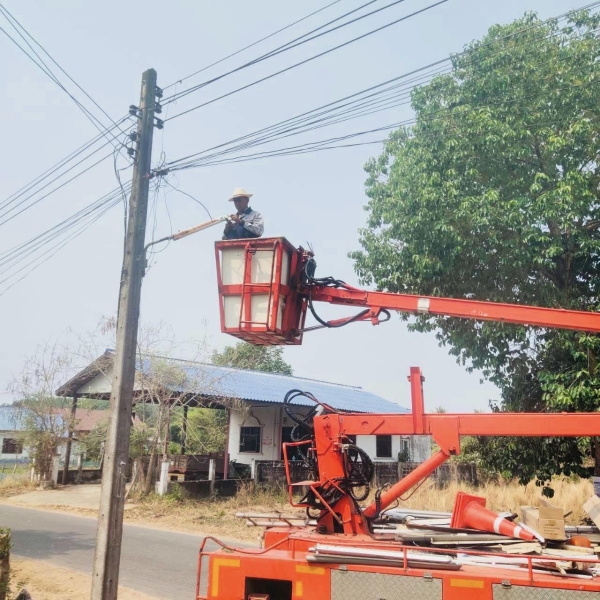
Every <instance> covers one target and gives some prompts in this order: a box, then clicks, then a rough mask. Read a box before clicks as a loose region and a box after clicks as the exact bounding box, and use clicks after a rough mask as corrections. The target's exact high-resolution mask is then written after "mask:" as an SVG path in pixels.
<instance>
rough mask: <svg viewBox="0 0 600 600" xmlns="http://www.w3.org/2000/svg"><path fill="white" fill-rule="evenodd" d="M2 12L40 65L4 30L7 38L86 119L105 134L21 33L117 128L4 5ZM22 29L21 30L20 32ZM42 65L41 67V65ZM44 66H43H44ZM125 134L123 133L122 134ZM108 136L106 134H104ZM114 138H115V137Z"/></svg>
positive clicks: (0, 6)
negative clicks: (61, 91)
mask: <svg viewBox="0 0 600 600" xmlns="http://www.w3.org/2000/svg"><path fill="white" fill-rule="evenodd" d="M0 12H1V13H2V14H3V15H4V18H5V19H6V20H7V21H8V23H9V24H10V25H11V26H12V27H13V29H14V30H15V31H16V32H17V34H18V35H19V36H20V37H21V39H22V40H23V41H24V42H25V43H26V44H27V46H28V47H29V49H30V50H31V51H32V52H33V54H34V55H35V56H36V57H37V59H38V60H39V63H38V62H36V60H35V59H34V58H33V57H32V56H31V55H30V54H29V53H28V52H27V51H26V50H25V49H24V48H23V47H22V46H21V45H20V44H19V43H18V42H17V41H16V40H15V39H14V38H12V37H11V36H10V35H9V34H8V32H7V31H6V30H4V29H2V28H0V29H2V31H3V32H4V34H5V35H6V36H8V37H9V38H10V40H11V41H12V42H13V43H14V44H15V45H16V46H17V47H18V48H19V49H20V50H21V51H22V52H23V53H24V54H25V55H26V56H27V57H28V58H29V59H30V60H31V61H32V62H33V63H34V64H35V65H36V66H38V67H39V68H40V69H41V70H42V71H43V72H44V73H45V74H46V75H47V76H48V77H49V78H50V79H51V80H52V81H54V83H55V84H56V85H57V86H58V87H59V88H60V89H62V90H63V91H64V92H65V94H67V95H68V96H69V98H71V100H73V102H74V103H75V104H76V105H77V107H78V108H79V109H80V110H81V111H82V112H83V114H84V115H85V116H86V118H87V119H88V120H89V121H90V122H91V123H92V125H94V127H96V129H98V131H100V132H103V131H104V129H105V127H104V124H103V123H102V122H101V121H100V120H99V119H97V118H96V117H95V116H94V115H93V114H92V113H91V112H90V111H89V110H88V109H87V108H86V107H85V106H84V105H83V104H81V102H79V100H77V98H75V97H74V96H73V95H72V94H71V93H70V92H69V91H68V90H67V89H66V88H65V86H64V85H63V84H62V83H61V82H60V81H59V79H58V77H56V75H54V73H53V72H52V69H51V68H50V67H49V66H48V65H47V64H46V63H45V62H44V60H43V59H42V58H41V56H40V55H39V54H38V53H37V52H36V51H35V49H34V48H33V46H32V45H31V44H30V43H29V42H28V40H27V38H25V36H24V35H23V34H22V33H21V31H20V30H22V31H23V32H24V33H25V34H26V35H27V36H28V37H29V38H30V39H31V40H32V41H33V42H34V43H35V44H36V45H37V46H38V47H39V48H40V49H41V50H42V51H43V52H44V53H45V54H46V56H48V58H49V59H50V60H51V61H52V62H53V63H54V64H55V65H56V66H57V67H58V68H59V69H60V70H61V71H62V72H63V73H64V74H65V75H66V76H67V77H68V78H69V79H70V80H71V81H72V82H73V83H74V84H75V85H76V86H77V87H78V88H79V89H80V90H81V91H82V92H83V93H84V94H85V95H86V96H87V97H88V98H89V99H90V100H91V101H92V102H93V103H94V104H95V105H96V106H97V107H98V108H99V109H100V110H101V111H102V113H103V114H104V115H105V116H106V117H108V119H109V120H110V121H111V122H112V123H113V125H114V126H115V127H117V125H116V123H115V122H114V121H113V120H112V119H111V118H110V117H109V116H108V114H107V113H106V112H105V111H104V110H103V109H102V108H101V107H100V105H99V104H98V103H97V102H96V101H95V100H94V99H93V98H92V97H91V96H90V95H89V94H88V93H87V92H86V91H85V90H84V89H83V88H82V87H81V86H80V85H79V84H78V83H77V82H76V81H75V80H74V79H73V78H72V77H71V76H70V75H69V74H68V73H67V72H66V71H65V70H64V69H63V68H62V67H61V66H60V65H59V64H58V63H57V62H56V61H55V60H54V58H52V56H50V54H49V53H48V52H47V51H46V49H45V48H44V47H43V46H42V45H41V44H40V43H39V42H38V41H37V40H36V39H35V38H34V37H33V36H32V35H31V34H30V33H29V32H28V31H27V30H26V29H25V28H24V27H23V25H21V23H19V21H18V20H17V19H16V18H15V17H14V16H13V15H12V14H11V13H10V12H9V11H8V10H7V9H6V8H5V7H4V6H3V5H2V4H0ZM19 29H20V30H19ZM40 63H41V65H40ZM42 65H43V66H42ZM121 133H123V132H121ZM104 135H106V132H105V133H104ZM113 138H114V136H113Z"/></svg>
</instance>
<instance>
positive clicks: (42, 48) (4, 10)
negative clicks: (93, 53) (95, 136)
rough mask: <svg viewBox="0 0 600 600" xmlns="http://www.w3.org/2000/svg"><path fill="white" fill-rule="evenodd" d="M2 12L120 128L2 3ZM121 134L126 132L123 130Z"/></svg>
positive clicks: (0, 8)
mask: <svg viewBox="0 0 600 600" xmlns="http://www.w3.org/2000/svg"><path fill="white" fill-rule="evenodd" d="M0 10H2V11H3V12H4V13H5V17H6V15H8V16H9V17H10V18H11V19H12V20H13V21H14V22H15V23H16V24H17V25H18V26H19V27H20V28H21V29H22V30H23V31H24V32H25V33H26V34H27V35H28V36H29V37H30V38H31V39H32V40H33V42H34V43H35V44H36V45H37V46H38V47H39V48H40V49H41V50H42V52H44V54H45V55H46V56H47V57H48V58H49V59H50V60H51V61H52V62H53V63H54V64H55V65H56V66H57V67H58V68H59V69H60V70H61V71H62V72H63V73H64V74H65V75H66V76H67V77H68V78H69V80H70V81H71V82H72V83H73V84H75V85H76V86H77V88H78V89H79V90H80V91H81V92H83V94H85V96H86V97H87V98H88V99H89V100H90V101H91V102H92V103H93V104H94V106H96V108H97V109H98V110H100V112H101V113H102V114H103V115H104V116H105V117H106V118H107V119H108V120H109V121H110V123H112V124H113V126H115V127H117V128H118V127H119V126H118V124H117V123H115V121H113V119H112V118H111V116H110V115H109V114H108V113H107V112H106V111H105V110H104V109H103V108H102V107H101V106H100V105H99V104H98V103H97V102H96V101H95V100H94V99H93V98H92V97H91V96H90V95H89V94H88V93H87V92H86V91H85V90H84V89H83V88H82V87H81V86H80V85H79V84H78V83H77V82H76V81H75V80H74V79H73V78H72V77H71V76H70V75H69V74H68V73H67V72H66V71H65V70H64V69H63V68H62V67H61V66H60V65H59V64H58V63H57V62H56V60H54V58H53V57H52V56H51V55H50V54H49V52H48V51H47V50H46V49H45V48H44V47H43V46H42V45H41V44H40V43H39V42H38V41H37V40H36V39H35V38H34V37H33V36H32V35H31V34H30V33H29V32H28V31H27V30H26V29H25V28H24V27H23V25H21V23H19V21H18V20H17V19H16V18H15V17H14V15H12V14H11V13H10V11H9V10H8V9H7V8H6V7H5V6H4V5H3V4H1V3H0ZM96 120H97V119H96ZM98 123H100V121H98ZM100 125H102V127H104V125H103V124H102V123H100ZM121 133H124V132H123V131H122V130H121Z"/></svg>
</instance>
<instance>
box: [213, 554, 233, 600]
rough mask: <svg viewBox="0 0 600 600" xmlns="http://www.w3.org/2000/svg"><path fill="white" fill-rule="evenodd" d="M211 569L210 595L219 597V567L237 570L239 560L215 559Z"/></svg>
mask: <svg viewBox="0 0 600 600" xmlns="http://www.w3.org/2000/svg"><path fill="white" fill-rule="evenodd" d="M212 565H213V569H212V587H211V594H212V595H213V596H218V595H219V568H220V567H234V568H239V566H240V559H239V558H215V559H214V560H213V563H212Z"/></svg>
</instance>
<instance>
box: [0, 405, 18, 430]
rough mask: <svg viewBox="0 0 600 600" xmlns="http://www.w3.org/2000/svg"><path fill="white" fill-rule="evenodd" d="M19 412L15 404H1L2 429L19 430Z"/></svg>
mask: <svg viewBox="0 0 600 600" xmlns="http://www.w3.org/2000/svg"><path fill="white" fill-rule="evenodd" d="M19 430H20V425H19V412H18V411H17V409H16V407H14V406H0V431H19Z"/></svg>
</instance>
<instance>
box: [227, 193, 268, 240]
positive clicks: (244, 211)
mask: <svg viewBox="0 0 600 600" xmlns="http://www.w3.org/2000/svg"><path fill="white" fill-rule="evenodd" d="M251 197H252V194H250V193H249V192H247V191H246V190H245V189H243V188H236V189H235V190H234V191H233V195H232V196H231V198H229V201H230V202H233V204H234V205H235V208H236V210H237V214H235V215H231V217H230V218H229V220H228V221H227V225H225V231H223V239H224V240H238V239H241V238H257V237H260V236H261V235H262V234H263V231H264V228H265V227H264V222H263V218H262V215H261V214H260V213H259V212H258V211H256V210H252V209H251V208H250V207H249V206H248V203H249V202H250V198H251Z"/></svg>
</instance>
